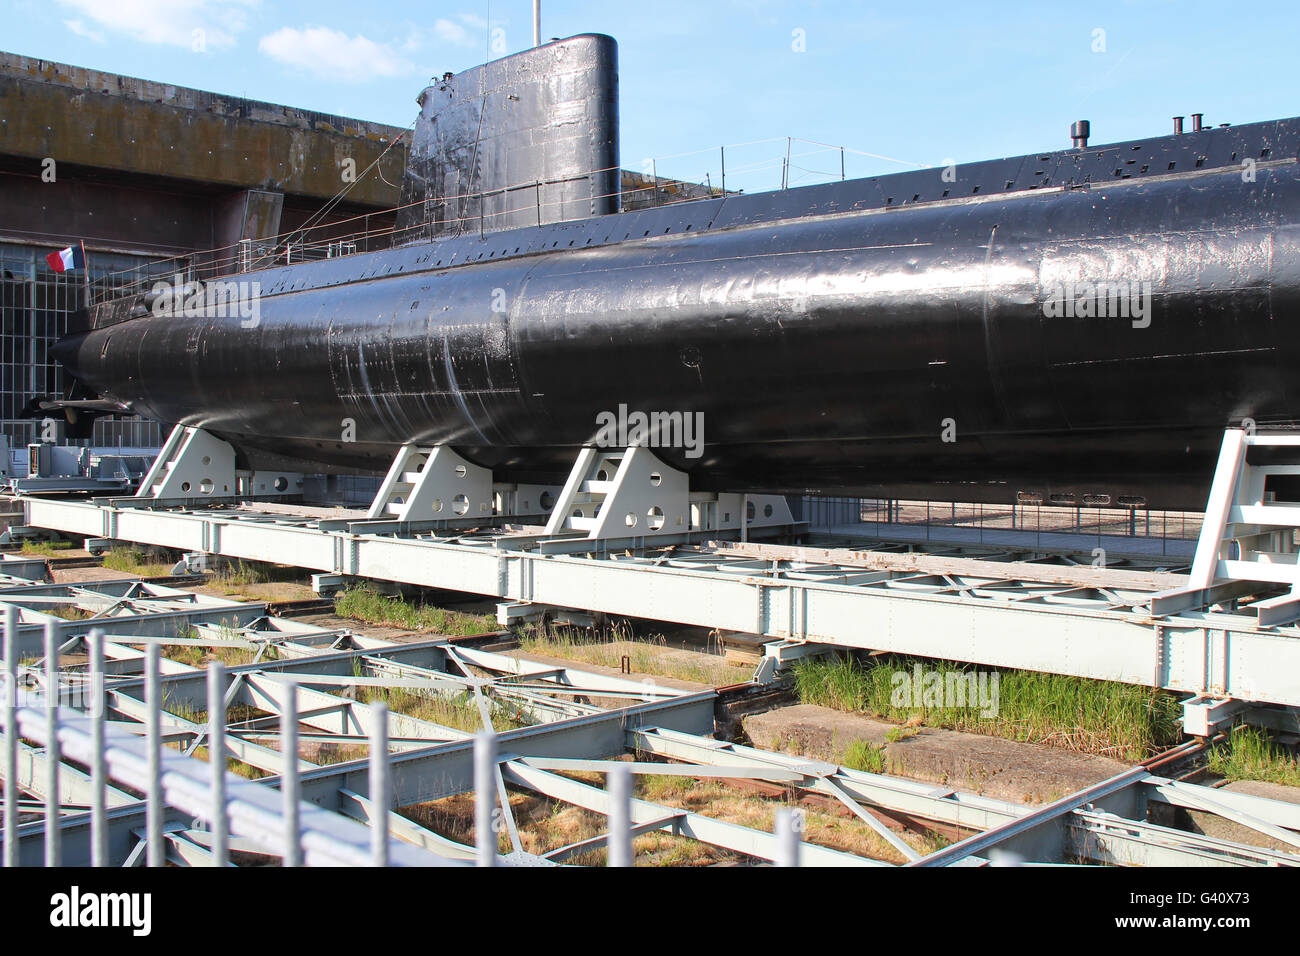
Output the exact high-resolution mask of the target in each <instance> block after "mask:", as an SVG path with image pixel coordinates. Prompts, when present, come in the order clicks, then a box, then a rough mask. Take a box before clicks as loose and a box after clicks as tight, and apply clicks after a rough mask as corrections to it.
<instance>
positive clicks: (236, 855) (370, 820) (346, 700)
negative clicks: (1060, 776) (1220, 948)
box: [0, 561, 1300, 866]
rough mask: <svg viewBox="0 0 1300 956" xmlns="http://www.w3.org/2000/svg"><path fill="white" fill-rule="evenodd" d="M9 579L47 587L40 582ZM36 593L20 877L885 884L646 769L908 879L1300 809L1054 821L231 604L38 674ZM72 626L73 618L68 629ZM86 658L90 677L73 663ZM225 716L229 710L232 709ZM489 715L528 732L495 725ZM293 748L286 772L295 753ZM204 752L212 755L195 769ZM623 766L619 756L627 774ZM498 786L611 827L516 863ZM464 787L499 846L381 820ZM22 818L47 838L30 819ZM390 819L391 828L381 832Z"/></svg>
mask: <svg viewBox="0 0 1300 956" xmlns="http://www.w3.org/2000/svg"><path fill="white" fill-rule="evenodd" d="M7 563H12V564H14V565H23V566H24V567H25V569H26V570H27V572H28V573H29V574H30V575H31V577H33V578H36V577H39V575H38V574H37V571H36V569H35V568H34V567H32V565H33V562H30V561H13V562H7ZM137 583H138V582H137ZM95 587H99V585H96V586H95ZM148 587H156V586H148ZM50 588H51V586H50V585H47V584H43V583H40V582H39V581H36V580H33V581H32V582H31V583H30V584H28V585H27V590H29V591H30V592H32V593H31V594H24V593H23V591H22V589H21V587H19V586H14V587H11V588H10V589H8V590H6V591H5V592H4V593H3V594H2V595H0V606H3V607H4V609H5V615H6V631H5V635H6V640H5V645H4V674H5V675H6V677H7V679H6V681H5V684H4V687H5V688H6V693H5V696H4V700H3V704H4V707H3V708H0V716H2V718H3V726H4V728H6V734H5V736H4V738H3V742H4V750H5V762H4V766H3V768H2V769H0V777H2V778H3V780H4V782H5V785H6V786H5V796H6V805H5V822H6V826H5V843H6V851H5V861H6V863H7V864H11V865H12V864H20V865H29V864H38V863H41V862H45V861H56V862H62V863H64V864H73V865H84V864H87V863H96V864H100V865H118V864H122V865H136V864H139V863H142V862H148V863H150V864H153V865H160V864H161V863H163V862H173V863H179V864H184V865H227V864H228V863H229V862H230V861H231V860H232V859H236V860H244V859H253V860H264V859H266V858H267V857H278V858H279V859H281V860H283V861H284V862H285V863H286V864H289V865H296V864H299V863H306V864H326V865H339V864H367V865H368V864H374V863H388V864H393V865H449V864H466V863H469V862H473V861H477V862H480V863H493V864H497V863H504V864H509V865H553V864H559V863H564V862H566V861H569V860H571V859H573V858H574V857H576V856H579V855H580V854H583V853H586V852H588V851H590V850H594V849H600V848H602V847H607V848H608V849H609V854H608V859H609V861H610V862H611V864H619V863H628V862H631V861H632V860H633V854H632V850H631V847H632V842H631V841H632V837H634V836H635V835H637V834H640V833H648V832H653V831H664V832H668V833H672V834H675V835H678V836H681V837H687V838H690V839H693V840H698V841H703V842H706V843H709V844H712V845H714V846H717V847H720V848H723V849H725V850H728V851H731V852H733V853H737V854H740V855H742V856H743V857H745V858H749V859H754V860H758V861H769V862H775V863H778V864H783V865H784V864H791V863H792V862H793V861H795V860H798V861H799V862H801V863H803V864H808V865H833V866H856V865H868V866H882V865H889V864H887V863H885V862H884V861H882V860H879V859H870V858H866V857H860V856H856V855H854V854H850V853H845V852H843V851H840V850H835V849H832V848H829V847H825V846H820V845H816V844H813V843H802V844H801V843H800V837H801V827H800V826H799V825H798V823H799V820H798V818H797V816H796V817H794V818H789V819H787V818H785V817H782V816H781V814H780V813H779V812H778V813H776V814H774V817H773V823H772V829H771V830H770V831H769V830H762V829H755V828H753V827H747V826H740V825H737V824H733V823H728V822H725V821H722V820H717V819H713V818H711V817H709V816H707V815H705V814H701V813H696V812H691V811H686V810H682V809H679V808H676V807H672V806H668V805H664V804H658V803H654V802H652V801H647V800H640V799H632V798H631V796H630V793H631V788H630V785H629V784H628V778H629V777H630V776H631V775H638V774H644V773H654V774H674V773H677V774H684V775H689V776H690V777H692V778H717V779H722V780H731V781H738V780H744V781H753V782H761V783H765V784H771V785H778V786H780V787H784V788H789V789H790V790H792V791H793V792H795V793H796V794H805V795H810V796H813V797H819V798H824V799H829V800H832V801H834V802H835V803H836V804H838V805H840V806H842V807H843V808H844V809H845V810H846V811H847V812H849V813H851V814H852V815H853V816H854V817H855V818H857V819H858V820H860V821H861V822H862V823H864V824H865V825H866V826H868V827H870V828H871V829H872V830H873V831H875V832H876V833H877V834H879V835H880V837H881V838H882V839H883V840H884V841H885V842H886V843H887V844H889V845H890V846H891V847H893V849H894V850H896V851H897V852H898V854H900V855H901V857H902V858H903V859H905V860H907V861H909V862H910V864H911V865H918V866H938V865H982V864H985V863H988V862H990V861H997V860H999V859H1005V858H1012V859H1015V860H1018V861H1021V862H1025V863H1036V862H1045V863H1056V862H1063V861H1074V862H1094V863H1131V864H1142V865H1146V864H1151V863H1167V864H1184V865H1186V864H1198V865H1203V864H1215V865H1295V864H1296V863H1300V807H1297V806H1296V805H1293V804H1289V803H1282V802H1279V801H1273V800H1268V799H1264V798H1260V797H1254V796H1247V795H1243V794H1238V793H1232V792H1228V791H1223V790H1214V789H1209V788H1205V787H1198V786H1193V785H1189V784H1185V783H1181V782H1178V781H1176V780H1173V779H1170V778H1166V777H1162V776H1160V775H1159V774H1158V772H1157V770H1158V768H1157V767H1155V766H1151V765H1147V766H1142V767H1137V768H1134V769H1133V770H1130V771H1126V772H1125V773H1123V774H1120V775H1118V776H1117V777H1115V778H1112V779H1110V780H1107V781H1103V782H1102V783H1100V784H1097V785H1095V786H1093V787H1089V788H1087V789H1086V790H1084V791H1081V792H1080V793H1077V794H1073V795H1071V796H1070V797H1067V798H1065V799H1063V800H1060V801H1057V802H1056V803H1054V804H1051V805H1049V806H1047V807H1042V808H1037V809H1034V808H1027V807H1024V806H1022V805H1016V804H1011V803H1007V802H1005V801H1000V800H995V799H991V798H988V797H983V796H980V795H977V794H972V793H967V792H963V791H959V790H955V789H953V788H950V787H945V786H936V785H933V784H927V783H923V782H918V781H914V780H907V779H904V778H901V777H897V776H891V775H886V774H870V773H862V772H859V771H854V770H849V769H846V768H843V767H839V766H836V765H834V764H830V763H825V762H822V761H817V760H811V759H807V758H802V757H796V756H791V755H788V754H778V753H772V752H768V751H763V750H760V749H757V748H753V747H747V746H741V745H738V744H734V743H728V742H725V741H720V740H716V739H714V738H713V737H712V736H711V734H712V731H713V709H714V698H715V694H714V692H712V691H704V692H700V693H691V692H684V691H679V690H674V689H670V688H665V687H660V686H657V685H656V684H655V683H654V682H643V681H633V680H627V679H623V678H618V677H608V676H604V675H600V674H593V673H589V672H585V671H583V670H581V669H577V668H570V667H567V666H552V665H549V664H536V663H532V662H530V661H527V660H525V659H520V658H517V657H515V656H511V655H506V654H501V653H496V652H490V651H485V650H483V649H481V648H478V647H475V646H473V643H472V642H463V641H461V642H458V641H455V640H448V639H434V640H425V641H419V642H415V643H390V642H386V641H381V640H377V639H374V638H370V637H366V636H363V635H359V634H355V633H352V632H350V631H348V630H338V629H327V628H319V627H316V626H313V625H310V624H306V623H303V622H298V621H293V620H288V619H282V618H275V617H268V616H266V614H265V609H264V608H263V607H262V606H260V605H237V606H235V607H236V608H237V609H238V610H235V611H232V610H231V608H230V605H229V604H227V607H226V610H227V613H226V617H225V618H224V619H218V620H212V619H210V618H203V617H201V616H200V617H197V618H176V617H175V616H174V613H175V612H174V611H173V610H172V609H171V607H170V605H171V604H172V603H175V601H176V598H175V596H174V594H171V593H168V594H163V595H161V596H156V598H142V599H140V600H143V601H148V600H154V599H157V600H159V601H160V603H159V605H158V606H157V607H156V608H155V610H154V612H153V613H154V615H155V616H156V618H157V620H156V622H155V623H154V624H153V625H152V626H147V627H141V626H138V625H137V624H134V623H133V624H131V625H130V626H129V627H128V630H127V631H125V632H122V633H119V632H118V629H119V627H120V626H121V624H122V622H133V621H134V620H135V619H137V618H140V617H142V616H146V617H147V616H148V614H147V612H143V611H142V609H141V608H140V607H136V608H134V609H133V611H134V612H135V613H133V614H127V615H125V616H123V617H121V618H109V617H104V616H101V617H98V618H95V619H93V620H81V621H72V622H70V621H65V620H64V619H61V618H50V619H47V620H45V621H44V622H42V624H43V627H42V630H43V637H44V641H43V643H42V645H41V648H42V650H43V653H44V656H43V658H40V657H37V658H34V659H33V658H32V657H31V655H28V654H26V653H23V652H20V650H19V648H20V646H25V643H24V640H23V638H24V635H23V624H22V620H21V619H22V617H23V616H24V615H28V614H33V613H37V614H39V613H42V612H39V611H33V610H32V604H33V602H35V603H36V604H37V605H40V602H42V601H47V600H49V599H50V595H49V593H48V592H49V591H50ZM121 590H122V588H121V586H120V582H110V583H109V584H108V586H107V587H106V588H105V589H104V590H102V591H97V590H95V588H92V587H87V588H84V589H81V592H84V593H81V592H79V593H75V594H69V595H65V596H63V599H64V600H66V601H67V602H68V603H67V604H66V606H67V607H75V608H78V609H80V610H88V609H90V608H93V607H100V606H102V605H103V604H104V602H105V601H109V600H112V599H114V598H115V597H116V596H117V595H118V594H119V592H120V591H121ZM167 590H168V591H173V590H174V589H167ZM47 617H48V616H47ZM64 624H73V625H74V627H73V629H72V631H71V632H68V631H66V630H65V629H64V627H63V625H64ZM163 646H180V647H185V646H194V647H200V648H217V649H221V650H223V651H227V652H229V651H232V650H236V649H242V650H243V651H245V652H246V653H247V654H248V655H250V656H251V657H252V661H251V662H250V663H248V664H242V665H239V666H232V667H230V668H228V669H227V668H225V667H223V666H221V665H220V664H212V665H209V667H208V669H207V670H206V672H205V671H204V670H200V669H197V668H194V667H191V666H189V665H187V664H184V663H181V662H179V661H174V660H169V659H167V658H163V657H161V655H160V649H161V648H162V647H163ZM82 655H84V659H85V663H73V661H79V660H81V659H82ZM20 662H21V663H20ZM374 689H383V690H385V691H386V692H391V691H394V690H402V691H407V692H412V693H416V694H420V695H424V696H426V697H429V698H434V697H438V698H442V699H444V700H445V699H459V700H462V701H464V702H472V706H473V707H474V708H475V711H476V713H477V716H478V719H479V721H480V726H481V728H482V730H481V732H480V733H479V734H478V735H475V734H473V733H471V732H470V731H467V730H463V729H457V728H455V727H449V726H444V725H441V724H438V723H436V722H434V721H431V720H428V719H425V718H422V717H419V716H414V715H411V714H407V713H399V712H397V711H395V710H390V709H389V708H388V707H387V706H386V705H385V704H384V703H383V702H382V701H379V700H376V701H373V702H371V703H365V702H363V701H362V700H361V699H359V697H360V696H361V693H360V692H363V691H365V690H374ZM51 701H53V702H54V703H55V705H56V706H54V707H51V706H50V702H51ZM236 707H241V708H242V713H237V714H236V713H233V712H232V711H230V708H236ZM205 711H206V715H205V716H200V715H202V714H204V712H205ZM228 713H231V714H232V716H231V718H230V719H229V720H228V719H227V714H228ZM503 718H510V720H511V722H516V723H523V724H524V726H518V727H515V728H513V729H504V728H503V727H502V724H501V721H502V719H503ZM15 727H16V728H17V729H18V733H17V734H16V735H11V734H10V733H9V728H15ZM494 728H497V729H496V730H494ZM19 738H21V739H19ZM52 741H57V746H56V745H54V744H52ZM304 745H318V746H319V745H327V746H333V747H336V748H345V749H349V748H356V749H357V750H364V751H365V756H358V757H356V758H355V759H343V760H341V761H339V762H335V763H329V762H320V760H319V759H318V760H312V759H307V758H306V757H305V756H304V753H310V752H312V751H310V750H308V751H305V752H304V751H303V750H302V749H301V748H302V747H303V746H304ZM173 747H174V748H175V749H172V748H173ZM294 752H297V753H298V757H297V759H296V760H294V761H293V762H292V764H291V765H290V764H288V763H287V762H286V759H285V754H288V753H294ZM316 752H319V750H318V751H316ZM205 753H206V754H207V755H208V757H209V759H208V760H204V759H201V758H202V757H203V755H204V754H205ZM628 754H632V755H634V759H633V760H632V761H630V762H629V761H628V760H626V759H624V758H625V757H626V756H627V755H628ZM213 755H217V756H229V757H231V758H233V759H235V760H238V761H240V762H241V763H242V764H244V765H245V766H246V767H249V768H256V771H257V772H260V773H262V774H264V776H262V777H261V778H260V779H259V780H257V781H256V782H253V781H249V780H246V779H243V778H242V777H239V776H236V775H234V774H232V773H230V772H224V773H216V772H214V770H213V767H214V763H215V766H217V767H221V766H222V764H223V763H224V761H214V760H213V759H212V757H213ZM580 772H587V773H591V772H596V773H600V774H604V775H605V778H606V787H605V788H601V787H599V786H593V785H591V784H588V783H583V782H580V781H578V780H575V779H573V777H572V776H567V775H566V774H572V773H580ZM11 782H12V785H11ZM508 788H516V789H523V790H527V791H531V792H535V793H538V794H541V795H543V796H545V797H547V798H549V799H552V800H559V801H563V802H566V803H570V804H572V805H575V806H578V807H581V808H584V809H586V810H588V811H592V812H595V813H598V814H603V815H605V816H606V817H607V818H608V821H609V825H608V829H607V831H606V832H605V833H604V834H601V835H599V836H597V837H593V838H589V839H585V840H581V841H579V842H577V843H574V844H572V845H568V846H563V847H558V848H556V849H553V850H550V851H548V852H546V853H545V854H544V855H543V856H535V855H530V854H528V853H527V852H525V851H524V850H523V847H522V843H521V841H520V838H519V832H518V826H517V825H516V823H515V821H514V819H513V817H512V815H511V814H510V812H509V809H508V807H509V803H508V799H507V796H506V794H507V792H508ZM277 790H278V791H279V793H278V794H277V793H276V791H277ZM469 792H473V793H475V794H476V800H477V802H478V804H479V810H478V811H477V812H478V813H479V814H480V816H479V819H480V820H486V821H488V825H487V826H486V827H482V828H480V832H482V833H485V834H487V835H488V836H487V837H485V838H484V840H482V841H480V842H479V845H477V846H468V845H464V844H461V843H458V842H456V841H453V840H450V839H448V838H447V837H445V836H442V835H440V834H438V833H436V832H433V831H431V830H428V829H426V828H424V827H422V826H420V825H418V824H416V823H414V822H413V821H411V820H410V819H408V818H407V817H404V816H401V815H399V814H398V813H396V812H395V811H396V810H397V809H400V808H402V807H407V806H410V805H412V804H417V803H422V802H424V801H428V800H436V799H440V798H442V797H445V796H451V795H455V794H459V793H469ZM1161 803H1163V804H1167V805H1170V806H1174V807H1182V808H1186V809H1192V810H1197V811H1201V812H1209V813H1213V814H1216V815H1218V816H1221V817H1223V818H1225V819H1228V820H1230V821H1232V822H1234V823H1236V824H1238V825H1240V826H1244V827H1247V828H1249V829H1252V830H1255V831H1257V832H1259V833H1260V834H1262V835H1263V836H1264V837H1267V838H1269V839H1270V840H1272V841H1273V848H1270V847H1268V846H1256V845H1250V844H1245V843H1237V842H1231V841H1225V840H1222V839H1216V838H1212V837H1206V836H1203V835H1200V834H1195V833H1189V832H1186V831H1182V830H1176V829H1171V828H1169V827H1166V826H1161V825H1159V824H1156V823H1153V822H1151V821H1150V820H1148V819H1147V809H1148V807H1149V806H1151V805H1154V804H1161ZM222 807H225V808H226V813H225V814H224V816H223V814H222V812H221V808H222ZM380 808H384V812H383V813H382V815H381V813H380ZM33 810H35V811H37V812H40V813H42V814H43V819H40V820H26V819H23V818H24V817H26V816H28V814H29V813H30V812H31V811H33ZM494 813H495V814H496V815H495V817H494ZM494 819H497V820H499V821H500V824H501V825H500V827H496V826H494V825H493V824H492V821H493V820H494ZM380 820H382V821H384V824H385V825H384V826H382V827H377V826H376V822H377V821H380ZM223 821H224V822H223ZM900 822H901V823H902V824H903V826H904V827H906V828H912V829H915V828H918V827H920V828H923V829H924V828H927V827H933V826H939V827H946V828H949V829H950V830H952V831H954V832H956V833H958V834H970V836H968V837H967V838H966V839H963V840H960V841H959V842H958V843H956V844H954V845H952V846H950V847H948V848H947V849H945V850H941V851H938V852H937V853H931V854H929V855H923V854H922V853H921V852H920V851H918V850H917V849H915V848H914V847H913V846H912V845H911V844H909V843H908V842H907V841H906V840H904V839H902V838H901V836H900V827H899V824H900ZM498 829H501V830H503V831H504V832H505V833H506V835H507V838H508V840H509V844H510V846H511V850H510V851H509V852H507V853H505V854H502V853H500V851H499V849H498V847H497V844H496V839H497V831H498ZM1279 845H1280V846H1281V847H1282V848H1281V849H1278V848H1277V847H1278V846H1279Z"/></svg>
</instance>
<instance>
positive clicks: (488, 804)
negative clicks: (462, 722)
mask: <svg viewBox="0 0 1300 956" xmlns="http://www.w3.org/2000/svg"><path fill="white" fill-rule="evenodd" d="M496 767H497V738H496V734H493V733H489V732H488V731H486V730H480V731H479V732H478V733H477V734H476V735H475V736H474V843H475V845H476V846H477V847H478V865H479V866H496V864H497V831H496V827H495V826H494V825H493V812H492V811H493V808H494V806H495V802H496V800H495V797H496Z"/></svg>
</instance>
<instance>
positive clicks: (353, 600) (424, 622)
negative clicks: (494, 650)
mask: <svg viewBox="0 0 1300 956" xmlns="http://www.w3.org/2000/svg"><path fill="white" fill-rule="evenodd" d="M334 613H335V614H337V615H338V616H339V617H350V618H353V619H354V620H358V621H365V622H366V623H367V624H384V625H388V626H389V627H404V628H407V629H409V630H412V631H427V632H432V633H434V634H448V635H452V636H457V637H463V636H466V635H470V634H484V633H490V632H492V631H495V630H497V624H496V621H495V620H494V619H493V618H491V617H488V616H487V615H485V614H465V613H463V612H461V611H451V610H448V609H447V608H441V607H435V606H434V605H432V604H418V603H416V602H414V601H407V600H403V599H402V598H397V597H390V596H388V595H386V594H378V593H376V592H374V591H367V590H366V589H365V588H348V589H347V590H345V591H340V592H339V593H338V594H337V595H336V596H335V598H334Z"/></svg>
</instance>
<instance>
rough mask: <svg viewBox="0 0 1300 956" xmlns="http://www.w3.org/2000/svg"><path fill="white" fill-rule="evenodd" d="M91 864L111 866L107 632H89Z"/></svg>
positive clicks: (97, 629) (97, 630)
mask: <svg viewBox="0 0 1300 956" xmlns="http://www.w3.org/2000/svg"><path fill="white" fill-rule="evenodd" d="M88 640H89V641H90V693H91V695H92V696H91V701H90V865H91V866H108V798H107V796H106V791H107V789H108V765H107V763H106V759H105V755H104V725H105V723H106V722H107V720H108V693H107V691H106V689H105V686H104V632H103V631H102V630H100V629H99V628H95V629H94V630H92V631H91V632H90V636H89V638H88Z"/></svg>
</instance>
